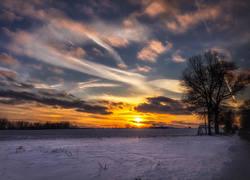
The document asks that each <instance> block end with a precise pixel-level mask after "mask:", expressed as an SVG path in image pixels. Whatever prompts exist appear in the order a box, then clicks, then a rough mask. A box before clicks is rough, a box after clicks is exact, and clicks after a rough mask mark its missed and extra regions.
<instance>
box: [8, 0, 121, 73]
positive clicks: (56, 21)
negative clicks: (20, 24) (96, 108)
mask: <svg viewBox="0 0 250 180" xmlns="http://www.w3.org/2000/svg"><path fill="white" fill-rule="evenodd" d="M5 6H7V7H8V8H10V9H11V10H12V11H14V12H15V11H17V12H18V13H20V14H22V15H25V16H29V17H30V18H36V19H38V20H40V21H43V22H44V23H45V24H47V27H48V28H49V30H50V31H51V32H52V33H53V34H54V35H57V36H59V38H62V37H64V38H63V39H65V41H67V42H68V41H69V40H70V42H71V43H72V42H73V40H76V41H78V42H81V41H84V39H86V37H87V38H88V39H90V40H92V41H93V42H95V43H96V44H98V45H99V46H101V47H103V48H104V49H105V50H107V51H108V52H109V54H110V55H111V56H112V57H113V58H114V59H115V60H116V62H117V63H118V66H119V67H122V68H126V64H125V63H124V61H123V60H122V58H121V57H120V55H119V54H118V53H117V52H116V51H115V50H114V48H112V47H111V46H110V45H108V44H107V43H105V42H104V41H103V40H102V39H101V34H99V32H98V31H96V30H95V29H94V28H89V27H88V26H86V25H84V24H81V23H79V22H76V21H73V20H71V19H70V18H68V17H67V15H65V14H64V13H63V12H62V11H60V10H58V9H52V8H51V9H47V10H43V9H36V8H35V7H34V6H32V4H28V3H27V2H19V1H11V2H7V3H5ZM52 37H54V36H52ZM72 37H74V38H73V39H72ZM71 39H72V40H71ZM81 39H82V40H81ZM85 41H86V40H85Z"/></svg>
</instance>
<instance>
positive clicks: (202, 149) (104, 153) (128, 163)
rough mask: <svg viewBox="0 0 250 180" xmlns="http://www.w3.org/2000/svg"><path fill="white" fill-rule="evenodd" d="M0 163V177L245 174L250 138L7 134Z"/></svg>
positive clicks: (248, 168) (219, 176)
mask: <svg viewBox="0 0 250 180" xmlns="http://www.w3.org/2000/svg"><path fill="white" fill-rule="evenodd" d="M1 134H2V132H1ZM0 162H1V163H0V179H1V180H2V179H21V180H22V179H51V180H55V179H65V180H66V179H67V180H68V179H81V180H84V179H119V180H120V179H124V180H127V179H131V180H134V179H135V178H140V179H250V165H249V163H250V143H249V142H247V141H243V140H241V139H240V138H239V136H238V135H234V136H212V137H208V136H171V137H147V138H139V137H129V138H125V137H116V138H115V137H111V138H107V137H101V138H88V137H85V138H56V139H51V138H46V139H28V140H25V139H21V140H10V139H9V140H4V141H0Z"/></svg>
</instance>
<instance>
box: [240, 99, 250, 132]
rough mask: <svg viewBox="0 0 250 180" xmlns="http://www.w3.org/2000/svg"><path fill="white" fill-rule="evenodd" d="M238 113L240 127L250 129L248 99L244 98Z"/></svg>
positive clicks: (249, 100) (249, 103)
mask: <svg viewBox="0 0 250 180" xmlns="http://www.w3.org/2000/svg"><path fill="white" fill-rule="evenodd" d="M240 113H241V117H240V125H241V128H243V129H246V130H250V99H248V100H245V101H244V103H243V105H242V106H240Z"/></svg>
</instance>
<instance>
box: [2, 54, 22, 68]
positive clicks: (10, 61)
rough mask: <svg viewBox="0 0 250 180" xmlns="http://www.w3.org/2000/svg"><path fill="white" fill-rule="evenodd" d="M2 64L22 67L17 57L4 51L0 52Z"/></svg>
mask: <svg viewBox="0 0 250 180" xmlns="http://www.w3.org/2000/svg"><path fill="white" fill-rule="evenodd" d="M0 64H2V65H9V66H11V67H12V68H15V69H16V68H18V67H20V63H19V61H18V60H17V59H15V58H13V57H12V56H11V55H9V54H7V53H4V52H3V53H1V54H0Z"/></svg>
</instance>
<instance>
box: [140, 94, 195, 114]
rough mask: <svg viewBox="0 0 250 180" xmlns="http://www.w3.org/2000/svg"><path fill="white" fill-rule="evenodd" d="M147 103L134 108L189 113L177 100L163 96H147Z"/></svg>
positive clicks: (150, 111)
mask: <svg viewBox="0 0 250 180" xmlns="http://www.w3.org/2000/svg"><path fill="white" fill-rule="evenodd" d="M147 101H148V102H147V103H142V104H139V105H138V106H137V107H135V110H137V111H140V112H144V113H158V114H173V115H189V114H190V111H189V110H188V109H187V108H185V107H184V105H183V104H182V103H181V102H180V101H178V100H174V99H171V98H168V97H164V96H158V97H153V98H147Z"/></svg>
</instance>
